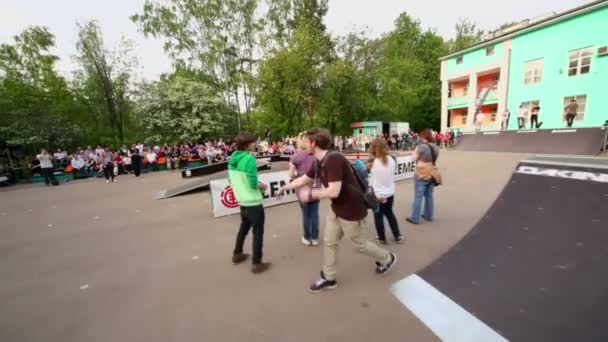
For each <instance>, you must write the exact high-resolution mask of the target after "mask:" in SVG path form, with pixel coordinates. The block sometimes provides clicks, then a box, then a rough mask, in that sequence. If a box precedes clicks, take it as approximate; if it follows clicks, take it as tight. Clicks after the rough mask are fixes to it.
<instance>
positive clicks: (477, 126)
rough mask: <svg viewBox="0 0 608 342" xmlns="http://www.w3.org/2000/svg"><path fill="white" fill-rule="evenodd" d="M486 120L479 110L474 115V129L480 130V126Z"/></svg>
mask: <svg viewBox="0 0 608 342" xmlns="http://www.w3.org/2000/svg"><path fill="white" fill-rule="evenodd" d="M485 120H486V115H485V114H484V113H483V112H482V111H479V113H477V115H475V130H476V131H477V132H481V127H482V126H483V122H484V121H485Z"/></svg>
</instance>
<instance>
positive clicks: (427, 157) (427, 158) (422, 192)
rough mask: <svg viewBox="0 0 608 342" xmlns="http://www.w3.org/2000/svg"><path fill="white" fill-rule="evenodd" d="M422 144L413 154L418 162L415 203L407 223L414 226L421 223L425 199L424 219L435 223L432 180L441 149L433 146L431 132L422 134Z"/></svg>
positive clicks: (426, 131) (425, 131) (415, 178)
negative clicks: (421, 212)
mask: <svg viewBox="0 0 608 342" xmlns="http://www.w3.org/2000/svg"><path fill="white" fill-rule="evenodd" d="M420 140H421V142H422V143H421V144H420V146H418V147H417V148H416V151H414V153H413V154H412V158H413V159H414V161H416V173H415V175H414V202H413V204H412V214H411V215H410V217H408V218H407V221H408V222H409V223H412V224H419V223H420V211H421V210H422V199H423V198H424V214H423V215H422V218H423V219H425V220H427V221H433V215H434V212H433V211H434V200H433V189H434V188H435V184H434V183H433V179H432V178H431V173H432V171H433V169H434V166H435V162H436V161H437V157H438V156H439V148H438V147H437V145H435V144H433V143H432V141H433V136H432V135H431V131H430V130H428V129H427V130H424V131H422V132H420Z"/></svg>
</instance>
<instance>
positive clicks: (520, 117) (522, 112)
mask: <svg viewBox="0 0 608 342" xmlns="http://www.w3.org/2000/svg"><path fill="white" fill-rule="evenodd" d="M526 114H527V111H526V109H525V108H524V105H520V106H519V110H518V111H517V127H519V129H523V128H525V127H526Z"/></svg>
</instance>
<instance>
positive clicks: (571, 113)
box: [564, 99, 578, 127]
mask: <svg viewBox="0 0 608 342" xmlns="http://www.w3.org/2000/svg"><path fill="white" fill-rule="evenodd" d="M564 113H566V124H567V125H568V127H572V124H573V123H574V118H576V114H577V113H578V103H577V102H576V99H571V100H570V103H569V104H568V105H567V106H566V108H564Z"/></svg>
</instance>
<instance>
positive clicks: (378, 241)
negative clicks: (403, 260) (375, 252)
mask: <svg viewBox="0 0 608 342" xmlns="http://www.w3.org/2000/svg"><path fill="white" fill-rule="evenodd" d="M376 242H377V243H379V244H381V245H386V240H381V239H380V238H376Z"/></svg>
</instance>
